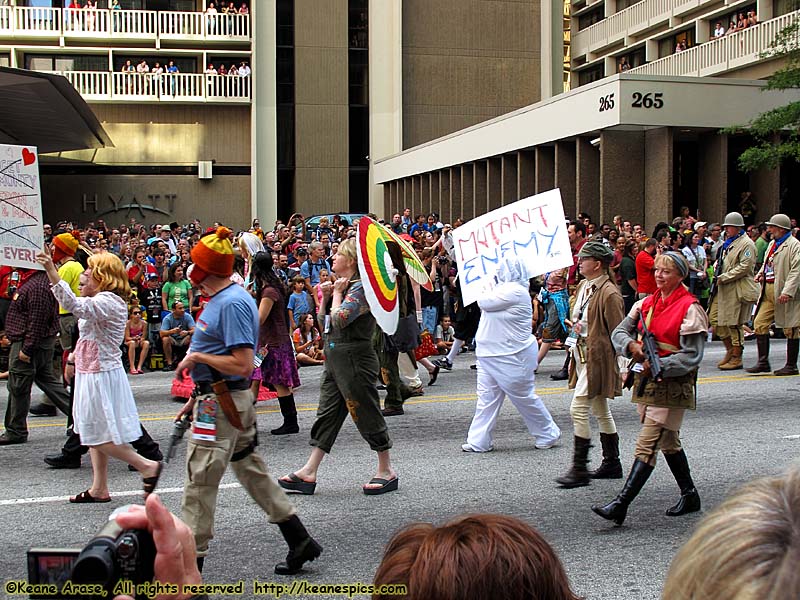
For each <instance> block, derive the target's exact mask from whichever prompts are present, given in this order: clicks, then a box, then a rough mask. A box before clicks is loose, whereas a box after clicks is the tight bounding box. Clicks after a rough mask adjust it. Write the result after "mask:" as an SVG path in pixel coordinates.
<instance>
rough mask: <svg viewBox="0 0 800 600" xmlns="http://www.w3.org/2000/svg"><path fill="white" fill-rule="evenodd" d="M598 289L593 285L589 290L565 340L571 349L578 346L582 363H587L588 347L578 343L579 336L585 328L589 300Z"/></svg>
mask: <svg viewBox="0 0 800 600" xmlns="http://www.w3.org/2000/svg"><path fill="white" fill-rule="evenodd" d="M596 291H597V288H595V286H594V285H592V289H591V290H590V291H589V294H588V295H587V296H586V299H585V300H584V301H583V303H582V304H581V306H580V308H579V309H578V318H577V319H576V321H575V323H574V324H573V326H572V329H571V330H570V332H569V336H567V339H566V340H564V345H565V346H566V347H567V348H570V349H571V348H575V347H577V350H578V358H580V361H581V364H582V365H585V364H586V348H585V346H584V344H579V343H578V337H579V336H580V334H581V332H582V328H583V326H582V325H581V322H582V321H583V313H584V312H585V311H586V307H587V306H588V304H589V300H591V299H592V296H594V293H595V292H596Z"/></svg>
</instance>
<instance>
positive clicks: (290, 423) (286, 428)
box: [270, 394, 300, 435]
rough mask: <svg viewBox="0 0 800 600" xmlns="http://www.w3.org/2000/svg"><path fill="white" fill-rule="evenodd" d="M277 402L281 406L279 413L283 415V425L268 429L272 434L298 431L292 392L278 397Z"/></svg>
mask: <svg viewBox="0 0 800 600" xmlns="http://www.w3.org/2000/svg"><path fill="white" fill-rule="evenodd" d="M278 404H280V407H281V415H283V425H281V426H280V427H278V428H277V429H273V430H271V431H270V433H271V434H272V435H286V434H288V433H300V427H299V425H298V424H297V407H296V406H295V404H294V394H289V395H288V396H283V397H282V398H281V397H279V398H278Z"/></svg>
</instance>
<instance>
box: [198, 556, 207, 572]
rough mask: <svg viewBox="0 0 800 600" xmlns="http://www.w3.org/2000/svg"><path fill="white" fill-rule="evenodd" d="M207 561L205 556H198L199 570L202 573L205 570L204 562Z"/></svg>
mask: <svg viewBox="0 0 800 600" xmlns="http://www.w3.org/2000/svg"><path fill="white" fill-rule="evenodd" d="M205 562H206V557H205V556H198V557H197V570H198V571H200V572H201V573H202V572H203V564H204V563H205Z"/></svg>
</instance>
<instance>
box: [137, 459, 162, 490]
mask: <svg viewBox="0 0 800 600" xmlns="http://www.w3.org/2000/svg"><path fill="white" fill-rule="evenodd" d="M162 470H164V463H163V462H159V463H158V470H157V471H156V474H155V475H153V476H152V477H142V489H144V497H145V498H147V497H148V496H149V495H150V494H152V493H153V492H154V491H155V489H156V486H157V485H158V478H159V477H161V471H162Z"/></svg>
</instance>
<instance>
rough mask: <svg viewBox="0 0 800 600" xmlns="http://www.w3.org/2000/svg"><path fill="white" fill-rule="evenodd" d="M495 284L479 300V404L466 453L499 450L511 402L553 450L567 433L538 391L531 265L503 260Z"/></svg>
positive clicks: (534, 433) (538, 443)
mask: <svg viewBox="0 0 800 600" xmlns="http://www.w3.org/2000/svg"><path fill="white" fill-rule="evenodd" d="M495 280H496V282H497V283H496V285H495V287H494V288H493V289H492V290H490V291H487V292H486V293H485V295H484V296H483V297H482V298H481V299H480V300H478V306H479V307H480V309H481V311H482V314H481V321H480V325H479V326H478V332H477V333H476V334H475V343H476V349H475V356H476V357H477V359H478V404H477V406H476V408H475V416H474V417H473V418H472V425H470V428H469V433H468V434H467V443H466V444H463V445H462V446H461V449H462V450H463V451H464V452H489V451H491V450H492V449H493V446H492V432H493V430H494V427H495V424H496V423H497V416H498V414H499V413H500V407H501V406H502V405H503V400H504V399H505V397H506V396H508V398H509V400H511V402H513V403H514V406H515V407H516V408H517V410H518V411H519V412H520V414H521V415H522V418H523V419H524V420H525V425H526V426H527V427H528V431H529V432H530V434H531V435H532V436H533V437H534V438H536V447H537V448H540V449H546V448H552V447H553V446H555V445H556V444H557V443H558V441H559V439H560V438H561V430H560V429H559V428H558V425H556V424H555V422H554V421H553V417H551V416H550V413H549V412H548V410H547V408H546V407H545V405H544V403H543V402H542V400H541V399H540V398H539V396H538V395H537V394H536V390H535V375H534V371H535V370H536V367H537V366H538V361H537V358H536V357H537V354H538V352H539V346H538V344H537V343H536V338H535V337H534V336H533V334H532V332H531V322H532V317H533V309H532V307H531V298H530V295H529V293H528V275H527V270H526V268H525V265H524V264H523V263H522V262H521V261H520V259H518V258H517V257H506V258H503V259H502V260H501V261H500V264H499V266H498V268H497V274H496V275H495Z"/></svg>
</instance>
